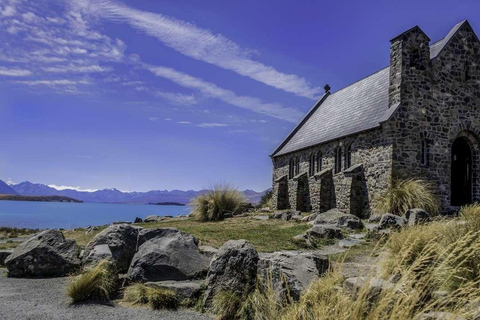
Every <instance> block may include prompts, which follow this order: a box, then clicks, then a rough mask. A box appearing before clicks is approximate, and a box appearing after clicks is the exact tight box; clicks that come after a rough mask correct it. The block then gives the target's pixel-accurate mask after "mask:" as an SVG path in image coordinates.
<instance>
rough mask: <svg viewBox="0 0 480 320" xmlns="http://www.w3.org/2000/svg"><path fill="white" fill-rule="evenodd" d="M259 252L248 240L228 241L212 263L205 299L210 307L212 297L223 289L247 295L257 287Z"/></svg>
mask: <svg viewBox="0 0 480 320" xmlns="http://www.w3.org/2000/svg"><path fill="white" fill-rule="evenodd" d="M257 263H258V253H257V250H255V248H254V247H253V245H252V244H251V243H250V242H248V241H247V240H230V241H227V242H226V243H225V244H224V245H223V246H222V247H221V248H220V249H219V250H218V252H217V254H216V255H215V257H214V258H213V259H212V262H211V263H210V268H209V270H208V275H207V280H206V290H205V296H204V299H203V305H204V307H207V308H208V307H210V306H211V302H212V298H213V297H214V296H215V295H216V294H217V293H218V292H221V291H230V292H232V293H234V294H236V295H237V296H238V297H245V295H246V294H248V293H249V292H251V290H253V289H254V287H255V281H256V277H257Z"/></svg>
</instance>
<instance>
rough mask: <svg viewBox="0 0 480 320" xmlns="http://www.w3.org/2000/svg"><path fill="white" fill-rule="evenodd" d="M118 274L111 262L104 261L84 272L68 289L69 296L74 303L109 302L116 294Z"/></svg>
mask: <svg viewBox="0 0 480 320" xmlns="http://www.w3.org/2000/svg"><path fill="white" fill-rule="evenodd" d="M116 284H117V273H116V271H115V268H114V266H113V264H112V263H111V262H110V261H107V260H103V261H101V262H100V263H99V264H98V265H97V266H95V267H94V268H92V269H90V270H86V271H84V272H83V273H82V274H80V275H78V276H76V277H75V279H74V280H73V281H72V282H71V283H70V284H69V285H68V287H67V295H68V296H69V297H70V298H72V302H73V303H77V302H82V301H91V300H93V301H108V300H110V297H111V296H112V294H113V293H114V292H115V289H116Z"/></svg>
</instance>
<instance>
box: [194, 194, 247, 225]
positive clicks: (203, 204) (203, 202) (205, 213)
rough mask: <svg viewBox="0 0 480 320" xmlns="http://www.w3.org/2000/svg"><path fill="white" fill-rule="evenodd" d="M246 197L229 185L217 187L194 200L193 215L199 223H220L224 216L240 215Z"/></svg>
mask: <svg viewBox="0 0 480 320" xmlns="http://www.w3.org/2000/svg"><path fill="white" fill-rule="evenodd" d="M243 203H245V197H244V196H243V194H242V193H241V192H239V191H238V190H235V189H233V188H231V187H229V186H228V185H216V186H214V187H213V188H212V189H210V190H207V191H206V193H205V194H202V195H199V196H197V197H195V198H194V199H192V201H191V202H190V206H191V207H192V215H193V217H194V218H195V219H197V220H199V221H218V220H222V219H223V214H225V213H227V212H230V213H232V214H239V213H241V212H240V208H241V206H242V204H243Z"/></svg>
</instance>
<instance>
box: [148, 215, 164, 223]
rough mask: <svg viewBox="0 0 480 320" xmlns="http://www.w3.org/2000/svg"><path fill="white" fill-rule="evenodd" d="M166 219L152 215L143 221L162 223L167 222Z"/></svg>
mask: <svg viewBox="0 0 480 320" xmlns="http://www.w3.org/2000/svg"><path fill="white" fill-rule="evenodd" d="M165 219H166V217H161V216H155V215H150V216H146V217H145V219H143V222H147V223H148V222H160V221H163V220H165Z"/></svg>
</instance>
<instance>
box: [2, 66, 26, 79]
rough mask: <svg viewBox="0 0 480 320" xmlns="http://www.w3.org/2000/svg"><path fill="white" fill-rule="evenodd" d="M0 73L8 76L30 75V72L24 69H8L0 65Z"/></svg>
mask: <svg viewBox="0 0 480 320" xmlns="http://www.w3.org/2000/svg"><path fill="white" fill-rule="evenodd" d="M0 75H2V76H9V77H28V76H30V75H32V72H31V71H30V70H24V69H9V68H4V67H0Z"/></svg>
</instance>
